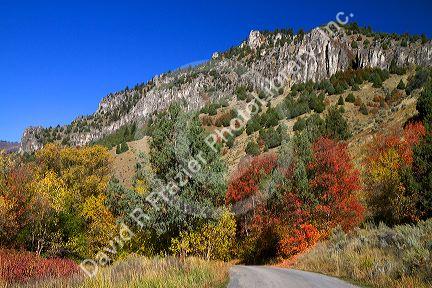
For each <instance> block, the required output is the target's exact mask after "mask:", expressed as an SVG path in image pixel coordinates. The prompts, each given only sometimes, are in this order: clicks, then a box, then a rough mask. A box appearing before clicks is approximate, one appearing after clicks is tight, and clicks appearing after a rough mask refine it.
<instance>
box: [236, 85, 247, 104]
mask: <svg viewBox="0 0 432 288" xmlns="http://www.w3.org/2000/svg"><path fill="white" fill-rule="evenodd" d="M235 94H236V96H237V100H239V101H243V100H246V98H247V91H246V87H244V86H240V87H237V89H236V91H235Z"/></svg>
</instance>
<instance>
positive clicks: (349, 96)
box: [345, 93, 355, 103]
mask: <svg viewBox="0 0 432 288" xmlns="http://www.w3.org/2000/svg"><path fill="white" fill-rule="evenodd" d="M345 101H346V102H349V103H354V102H355V97H354V94H353V93H349V94H348V96H347V97H346V98H345Z"/></svg>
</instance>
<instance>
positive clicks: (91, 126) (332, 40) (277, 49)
mask: <svg viewBox="0 0 432 288" xmlns="http://www.w3.org/2000/svg"><path fill="white" fill-rule="evenodd" d="M431 64H432V43H431V42H430V41H425V40H424V39H420V37H410V36H407V35H404V36H399V35H395V34H391V35H390V34H383V33H373V32H370V31H368V30H365V29H347V28H340V29H339V30H338V29H336V30H334V29H333V30H331V29H327V28H326V27H319V28H316V29H313V30H312V31H310V32H308V33H303V32H301V33H297V34H296V35H294V34H293V33H292V32H291V31H290V30H282V31H276V32H271V33H270V32H259V31H252V32H251V33H250V35H249V37H248V39H247V40H245V41H244V42H243V43H242V44H241V45H240V46H238V47H233V48H231V49H230V50H228V51H226V52H223V53H220V52H216V53H214V54H213V56H212V58H211V60H209V61H208V62H206V63H204V64H201V65H199V66H195V67H189V68H185V69H181V70H178V71H174V72H169V73H166V74H162V75H160V76H156V77H154V78H153V79H152V80H151V81H149V82H148V83H145V84H142V85H137V86H136V87H134V88H132V89H125V90H123V91H120V92H117V93H114V94H110V95H108V96H107V97H105V98H104V99H103V100H102V101H101V103H100V105H99V108H98V110H97V111H96V112H95V113H94V114H93V115H90V116H84V117H79V118H77V119H76V120H74V121H73V122H72V123H71V124H70V125H66V126H63V127H60V126H57V127H50V128H42V127H30V128H28V129H26V130H25V132H24V135H23V138H22V141H21V149H22V151H34V150H37V149H40V148H41V147H42V146H43V145H44V144H45V143H48V142H61V143H63V144H69V145H75V146H82V145H86V144H89V143H91V142H93V141H96V140H98V139H100V138H102V137H104V136H106V135H109V134H111V133H113V132H115V131H116V130H118V129H119V128H120V127H122V126H124V125H126V124H130V123H132V122H134V123H144V122H145V121H146V120H148V119H149V118H150V117H151V116H152V115H154V114H155V113H156V112H158V111H161V110H164V109H165V108H167V107H168V106H169V105H170V104H171V103H173V102H175V101H183V102H184V104H185V107H187V109H190V110H194V109H199V108H200V107H202V106H204V105H205V104H206V103H207V102H211V101H218V100H220V99H223V98H230V97H232V96H231V95H233V93H234V91H235V89H236V88H237V87H239V86H241V85H242V86H247V87H252V89H253V90H254V91H256V92H257V93H258V92H259V91H260V90H261V89H262V87H261V83H262V79H263V78H265V79H278V81H281V80H282V81H283V82H284V83H283V85H286V86H290V85H292V84H294V83H299V82H306V81H309V80H312V81H320V80H323V79H326V78H329V77H330V76H332V75H333V74H335V73H336V72H338V71H342V70H346V69H349V68H352V69H358V68H364V67H379V68H382V69H389V68H390V66H391V65H396V66H408V65H423V66H430V65H431ZM281 75H282V76H281Z"/></svg>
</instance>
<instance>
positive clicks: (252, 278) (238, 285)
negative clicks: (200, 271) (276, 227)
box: [228, 266, 356, 288]
mask: <svg viewBox="0 0 432 288" xmlns="http://www.w3.org/2000/svg"><path fill="white" fill-rule="evenodd" d="M254 287H257V288H258V287H259V288H354V287H356V286H354V285H352V284H349V283H346V282H344V281H342V280H339V279H337V278H333V277H328V276H324V275H321V274H316V273H311V272H304V271H299V270H292V269H283V268H276V267H268V266H234V267H232V268H231V270H230V282H229V284H228V288H254Z"/></svg>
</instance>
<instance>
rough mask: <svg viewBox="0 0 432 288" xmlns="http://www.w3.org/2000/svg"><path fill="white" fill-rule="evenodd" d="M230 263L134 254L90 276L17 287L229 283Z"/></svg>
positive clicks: (118, 287)
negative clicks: (147, 256) (150, 257)
mask: <svg viewBox="0 0 432 288" xmlns="http://www.w3.org/2000/svg"><path fill="white" fill-rule="evenodd" d="M228 269H229V265H228V264H227V263H224V262H212V261H205V260H202V259H198V258H183V259H182V258H175V257H167V258H153V259H148V258H145V257H141V256H134V255H131V256H129V257H128V258H126V259H124V260H121V261H118V262H116V263H114V264H113V265H112V266H109V267H107V268H102V269H100V270H99V273H98V274H97V275H96V276H95V277H93V278H88V277H85V276H83V273H81V274H79V275H75V276H72V277H70V278H68V279H52V280H49V279H48V280H45V281H41V282H38V283H37V285H35V286H34V283H32V284H27V285H20V286H18V287H42V288H55V287H71V288H73V287H80V288H114V287H115V288H129V287H139V288H146V287H161V288H162V287H164V288H165V287H172V288H177V287H178V288H183V287H192V288H194V287H196V288H201V287H217V288H219V287H226V285H227V284H228Z"/></svg>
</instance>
